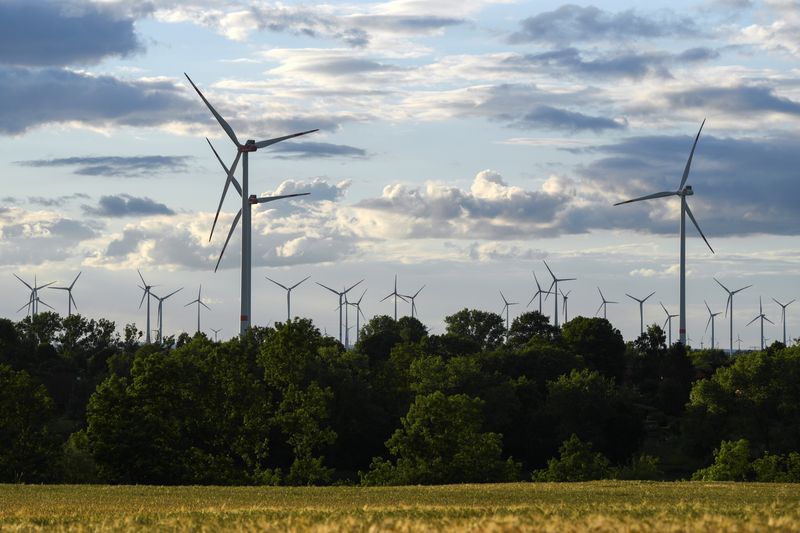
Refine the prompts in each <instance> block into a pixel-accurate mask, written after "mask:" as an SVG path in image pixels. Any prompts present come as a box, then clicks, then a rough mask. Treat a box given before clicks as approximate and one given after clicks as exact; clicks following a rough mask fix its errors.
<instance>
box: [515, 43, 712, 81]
mask: <svg viewBox="0 0 800 533" xmlns="http://www.w3.org/2000/svg"><path fill="white" fill-rule="evenodd" d="M717 57H719V53H718V52H717V51H715V50H712V49H710V48H691V49H688V50H685V51H684V52H682V53H680V54H677V55H676V54H670V53H666V52H648V53H638V52H616V53H611V54H605V55H602V56H598V57H595V58H593V59H585V58H584V54H583V53H582V52H581V51H579V50H578V49H576V48H563V49H560V50H553V51H549V52H543V53H539V54H526V55H523V56H512V57H509V58H508V59H506V60H505V61H504V64H505V65H506V66H512V67H516V68H519V69H522V70H527V69H534V68H535V69H537V70H540V69H541V68H542V67H548V68H552V69H556V70H559V71H564V72H568V73H571V74H574V75H578V76H586V77H596V78H618V77H621V78H631V79H641V78H644V77H645V76H649V75H652V76H657V77H661V78H670V77H672V74H671V72H670V70H669V67H670V66H672V65H680V64H686V63H699V62H703V61H710V60H712V59H715V58H717Z"/></svg>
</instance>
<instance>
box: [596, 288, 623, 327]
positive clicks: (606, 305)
mask: <svg viewBox="0 0 800 533" xmlns="http://www.w3.org/2000/svg"><path fill="white" fill-rule="evenodd" d="M597 292H599V293H600V300H601V301H602V303H601V304H600V307H598V308H597V311H596V312H595V313H594V314H595V316H597V315H598V314H599V313H600V310H601V309H602V310H603V318H604V319H606V320H608V318H607V317H606V310H607V308H608V304H616V303H619V302H612V301H611V300H606V297H605V296H603V291H601V290H600V287H597Z"/></svg>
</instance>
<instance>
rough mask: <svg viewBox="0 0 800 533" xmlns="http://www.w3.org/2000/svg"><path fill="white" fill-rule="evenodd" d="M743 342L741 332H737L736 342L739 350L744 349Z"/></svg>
mask: <svg viewBox="0 0 800 533" xmlns="http://www.w3.org/2000/svg"><path fill="white" fill-rule="evenodd" d="M742 342H743V341H742V337H740V336H739V334H738V333H737V334H736V344H737V345H738V346H737V348H736V351H737V352H741V351H742Z"/></svg>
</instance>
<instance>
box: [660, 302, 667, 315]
mask: <svg viewBox="0 0 800 533" xmlns="http://www.w3.org/2000/svg"><path fill="white" fill-rule="evenodd" d="M658 303H659V304H661V309H663V310H664V313H665V314H666V315H667V316H669V311H667V308H666V307H664V304H663V303H662V302H658Z"/></svg>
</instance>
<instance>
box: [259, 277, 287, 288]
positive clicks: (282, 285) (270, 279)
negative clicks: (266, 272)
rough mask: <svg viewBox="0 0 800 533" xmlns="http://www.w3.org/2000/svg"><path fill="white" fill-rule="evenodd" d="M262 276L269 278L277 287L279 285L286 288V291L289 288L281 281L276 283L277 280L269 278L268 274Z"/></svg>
mask: <svg viewBox="0 0 800 533" xmlns="http://www.w3.org/2000/svg"><path fill="white" fill-rule="evenodd" d="M264 277H265V278H267V279H268V280H270V281H271V282H272V283H274V284H275V285H277V286H278V287H281V288H282V289H284V290H287V291H288V290H289V288H288V287H287V286H286V285H284V284H282V283H278V282H277V281H275V280H274V279H272V278H270V277H269V276H264ZM292 288H294V287H292Z"/></svg>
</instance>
